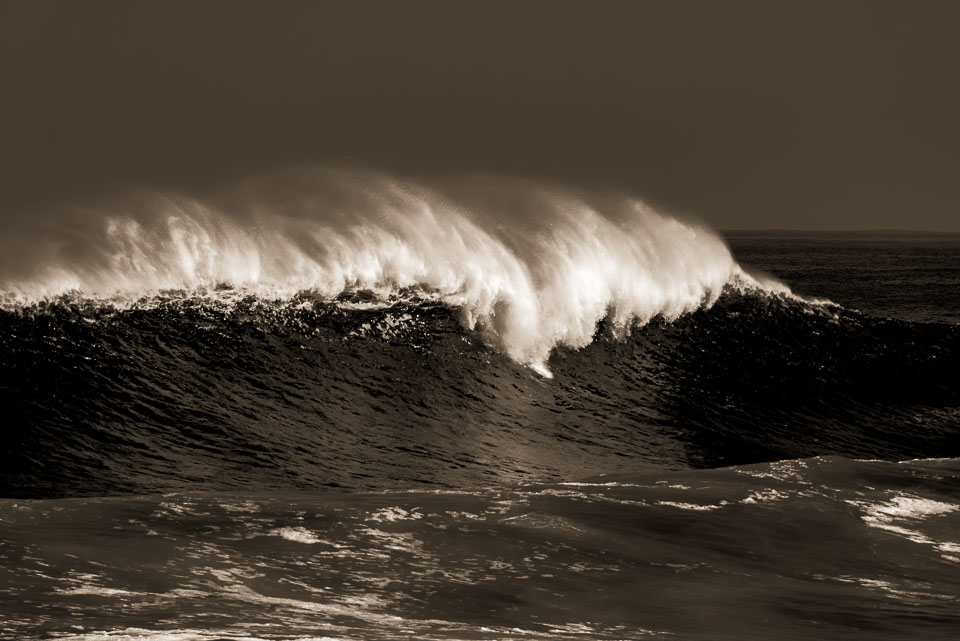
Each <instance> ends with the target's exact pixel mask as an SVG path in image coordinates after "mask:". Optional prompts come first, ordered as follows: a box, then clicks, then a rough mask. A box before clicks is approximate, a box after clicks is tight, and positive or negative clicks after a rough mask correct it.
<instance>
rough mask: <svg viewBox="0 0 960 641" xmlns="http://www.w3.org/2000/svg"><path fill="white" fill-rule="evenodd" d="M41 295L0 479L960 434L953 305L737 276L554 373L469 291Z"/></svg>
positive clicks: (451, 466) (485, 460) (645, 463)
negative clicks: (835, 295)
mask: <svg viewBox="0 0 960 641" xmlns="http://www.w3.org/2000/svg"><path fill="white" fill-rule="evenodd" d="M371 300H373V295H372V294H371V293H369V292H353V293H351V294H344V295H341V296H340V297H339V299H338V300H333V301H329V300H326V299H318V298H315V297H308V296H301V297H298V298H295V299H294V300H291V301H288V302H279V303H278V302H265V301H263V300H261V299H259V298H256V297H253V296H248V297H246V298H240V299H238V300H234V301H229V300H222V301H220V302H217V301H214V300H211V299H209V298H186V299H180V298H169V299H151V300H149V301H146V302H144V303H143V304H142V305H140V304H133V305H130V306H127V307H123V308H117V307H115V306H113V305H109V304H104V303H99V302H91V301H80V302H77V301H72V300H70V299H65V300H61V301H53V302H43V303H39V304H36V305H32V306H27V307H21V308H18V309H17V310H14V311H4V312H2V313H0V330H2V334H0V336H2V337H0V353H2V354H3V361H4V363H5V365H6V367H4V368H3V370H2V372H0V403H2V406H3V407H4V408H5V412H6V416H7V425H8V429H7V430H6V431H5V432H4V436H3V439H4V442H3V443H2V444H0V445H2V454H0V464H2V466H3V469H4V470H5V474H4V475H3V477H2V481H3V486H2V487H0V494H2V495H5V496H73V495H95V494H114V493H124V492H131V491H133V492H139V493H143V492H156V491H168V490H185V489H190V488H207V489H215V490H239V489H247V490H249V489H282V488H290V487H298V488H319V487H325V486H326V487H330V486H332V487H342V488H353V489H359V488H370V489H375V488H383V487H410V486H428V487H429V486H433V487H462V486H478V485H488V484H491V483H493V484H499V483H513V482H520V481H524V480H529V479H557V480H569V479H574V478H580V477H583V476H589V475H593V474H596V473H599V472H601V471H602V472H617V471H621V470H634V471H636V470H637V469H648V468H649V469H683V468H689V467H713V466H718V465H732V464H744V463H753V462H760V461H770V460H778V459H784V458H795V457H803V456H813V455H844V456H851V457H859V458H887V459H905V458H919V457H931V456H937V457H941V456H957V455H958V454H960V447H958V436H957V430H956V426H957V424H958V419H960V409H958V408H960V389H958V387H957V385H956V381H958V380H960V326H956V325H942V324H924V323H909V322H903V321H897V320H879V319H875V318H872V317H869V316H865V315H863V314H860V313H857V312H850V311H846V310H843V309H840V308H835V307H830V306H822V305H810V304H807V303H804V302H803V301H798V300H794V299H792V298H788V297H783V296H777V295H772V294H768V293H763V292H746V293H744V292H741V291H739V290H737V289H735V288H732V287H731V288H728V289H727V290H726V291H725V293H723V294H722V295H721V297H720V298H719V299H718V301H717V302H716V304H715V305H713V306H712V307H710V308H708V309H700V310H698V311H696V312H694V313H691V314H688V315H686V316H683V317H681V318H679V319H676V320H675V321H673V322H667V321H665V320H662V319H661V320H657V321H655V322H652V323H648V324H647V325H645V326H641V327H635V328H634V329H633V331H632V333H631V334H630V335H629V336H626V337H625V336H621V335H617V333H616V332H615V331H613V329H612V324H610V323H601V324H600V325H599V326H598V328H597V329H596V332H595V340H594V341H593V342H592V343H591V344H590V345H589V346H587V347H585V348H582V349H579V350H578V349H572V348H566V347H561V348H558V349H557V350H555V351H554V352H553V353H552V355H551V356H550V358H549V360H548V361H547V363H546V365H547V367H549V369H550V370H551V371H552V372H553V373H554V375H555V378H554V379H552V380H551V379H545V378H543V377H541V376H540V375H538V374H536V373H535V372H533V371H532V370H531V369H530V368H528V367H525V366H523V365H521V364H519V363H517V362H516V361H514V360H512V359H511V358H509V357H508V356H507V355H505V354H504V353H503V352H501V351H500V350H498V349H497V348H496V346H491V345H490V344H489V343H488V341H487V340H486V337H485V335H484V333H483V332H481V331H479V330H469V329H465V328H464V327H463V325H462V324H461V322H460V319H461V310H459V309H457V308H454V307H450V306H448V305H445V304H443V303H440V302H436V301H429V300H415V299H408V300H405V301H397V302H394V303H393V304H390V305H387V306H383V305H372V304H371V302H370V301H371Z"/></svg>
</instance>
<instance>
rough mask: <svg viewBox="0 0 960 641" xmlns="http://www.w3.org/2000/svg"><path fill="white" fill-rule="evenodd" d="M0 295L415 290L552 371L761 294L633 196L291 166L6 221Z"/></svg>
mask: <svg viewBox="0 0 960 641" xmlns="http://www.w3.org/2000/svg"><path fill="white" fill-rule="evenodd" d="M7 227H8V228H7V229H4V234H3V239H4V243H3V247H2V248H0V249H2V250H3V251H2V252H0V255H2V256H3V258H0V292H4V293H5V296H6V299H7V300H8V301H9V302H12V303H14V304H18V303H19V304H22V303H25V302H27V303H29V302H34V301H36V300H39V299H43V298H49V297H51V296H56V295H61V294H64V293H67V292H78V293H80V294H81V295H83V296H88V297H90V296H92V297H100V298H103V297H107V298H112V299H115V300H119V301H124V300H127V301H129V300H136V299H137V298H140V297H142V296H151V295H155V294H157V293H158V292H161V291H165V290H184V291H189V292H196V291H199V290H204V289H212V288H218V287H219V288H221V289H222V288H223V287H224V286H229V287H232V288H241V289H244V290H246V291H248V292H251V293H254V294H256V295H258V296H260V297H261V298H271V299H276V298H279V299H285V300H289V299H290V298H291V297H292V296H293V295H295V294H296V293H298V292H303V291H310V292H313V293H315V294H317V295H320V296H323V297H327V298H333V297H336V296H338V295H339V294H341V293H343V292H344V291H347V290H356V289H364V290H369V291H371V292H375V293H376V294H377V295H378V296H379V297H381V298H384V299H387V298H389V297H390V296H391V295H396V294H398V293H400V292H403V291H404V290H407V289H410V288H415V289H416V290H418V291H420V292H423V293H428V294H430V295H431V296H432V297H434V298H435V299H436V300H438V301H441V302H443V303H444V304H446V305H449V306H453V307H456V308H458V309H459V310H460V311H461V322H462V323H463V324H464V325H465V327H467V328H468V329H473V328H474V327H480V328H482V329H483V330H484V331H485V332H486V333H487V335H488V338H489V339H490V340H491V341H493V342H495V343H496V344H497V345H498V346H499V347H500V348H501V349H502V350H503V351H505V352H506V353H507V354H509V355H510V356H511V357H512V358H513V359H515V360H517V361H518V362H520V363H524V364H528V365H531V366H533V367H536V368H539V369H541V370H542V369H543V363H544V361H545V360H546V358H547V357H548V355H549V353H550V351H551V349H553V348H554V347H556V346H558V345H563V346H567V347H574V348H578V347H583V346H585V345H587V344H588V343H589V342H590V341H591V340H592V338H593V334H594V331H595V328H596V326H597V323H598V322H599V321H600V320H602V319H606V320H607V321H608V322H609V323H610V324H611V326H612V327H614V328H617V329H618V330H621V331H622V330H624V329H626V328H628V327H630V326H631V325H633V324H635V323H638V322H639V323H645V322H648V321H649V320H651V319H652V318H654V317H657V316H662V317H666V318H675V317H677V316H679V315H680V314H682V313H686V312H690V311H693V310H695V309H697V308H699V307H700V306H701V305H703V304H709V303H710V302H712V301H713V300H715V299H716V297H717V296H718V295H719V294H720V291H721V290H722V288H723V287H724V285H726V284H727V283H728V282H730V281H731V279H737V280H738V281H739V282H741V283H742V284H744V285H745V286H759V284H758V283H757V282H756V281H754V280H753V279H752V278H751V277H749V276H747V275H746V274H744V273H743V272H742V271H741V270H739V268H738V267H737V265H736V263H735V262H734V261H733V259H732V258H731V256H730V253H729V251H728V250H727V247H726V245H725V244H724V243H723V241H722V240H720V239H719V238H718V237H717V236H716V235H715V234H713V233H711V232H710V231H708V230H707V229H705V228H702V227H699V226H695V225H691V224H685V223H682V222H680V221H678V220H676V219H673V218H670V217H667V216H663V215H661V214H659V213H657V212H656V211H654V210H653V209H651V208H649V207H647V206H646V205H644V204H643V203H642V202H640V201H638V200H636V199H631V198H628V197H624V196H617V195H606V194H596V193H582V192H573V191H569V190H563V189H560V188H556V187H550V186H545V185H538V184H534V183H530V182H523V181H519V180H513V179H506V178H481V177H477V178H467V179H460V180H451V181H448V182H447V183H446V184H444V185H441V186H432V187H427V186H423V185H419V184H415V183H411V182H409V181H407V182H403V181H399V180H396V179H393V178H390V177H387V176H384V175H379V174H374V173H369V172H358V171H330V170H308V169H302V170H298V171H287V172H283V173H280V174H276V175H273V176H269V177H265V178H260V179H258V180H253V181H250V182H249V183H247V184H244V185H241V186H239V187H236V188H234V189H232V190H230V191H229V192H228V193H225V194H223V195H221V196H219V197H211V198H209V199H207V200H205V201H201V200H198V199H195V198H189V197H186V196H181V195H173V194H150V193H140V194H131V195H128V196H127V197H126V198H120V199H117V200H115V201H113V202H111V203H106V204H102V205H101V206H99V207H98V208H96V209H85V210H74V211H63V210H61V211H58V212H56V213H53V214H49V215H48V216H46V217H40V218H31V219H29V220H28V221H20V222H19V223H18V224H13V223H7Z"/></svg>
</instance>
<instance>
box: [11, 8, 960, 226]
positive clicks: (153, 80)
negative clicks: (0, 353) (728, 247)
mask: <svg viewBox="0 0 960 641" xmlns="http://www.w3.org/2000/svg"><path fill="white" fill-rule="evenodd" d="M318 163H350V164H359V165H361V166H368V167H374V168H380V169H385V170H388V171H391V172H400V173H410V174H418V173H435V172H459V171H485V172H497V173H506V174H511V175H513V174H517V175H522V176H531V177H543V178H546V179H549V180H553V181H559V182H570V183H575V184H583V183H587V184H597V183H598V184H602V185H608V186H613V187H617V188H622V189H626V190H629V191H630V192H633V193H635V194H637V195H639V196H641V197H644V198H646V199H647V200H649V201H650V202H652V203H653V204H655V205H657V206H660V207H663V208H665V209H667V210H668V211H675V212H679V213H689V214H693V215H696V216H698V217H700V218H703V219H705V220H707V221H709V222H710V223H711V224H713V225H715V226H717V227H721V228H807V229H862V228H902V229H927V230H956V231H960V2H957V1H955V0H902V1H897V2H891V1H889V0H830V1H818V0H795V1H785V0H697V1H685V0H663V1H653V0H648V1H643V0H631V1H623V2H620V1H612V0H606V1H602V0H583V1H578V2H570V1H561V0H549V1H530V0H508V1H492V0H488V1H483V2H479V1H476V2H473V1H471V2H464V1H459V0H436V1H422V0H400V1H394V0H379V1H373V2H370V1H357V0H343V1H342V2H323V1H320V0H316V1H313V2H283V1H276V0H271V1H267V0H263V1H260V2H241V1H213V0H204V1H199V0H191V1H189V2H179V1H171V0H162V1H161V0H155V1H145V0H140V1H135V2H132V1H129V0H118V1H115V2H103V1H97V0H87V1H84V2H75V1H70V0H64V1H62V2H45V1H39V0H22V1H21V0H6V1H5V2H2V3H0V216H2V215H16V213H17V212H20V213H22V212H26V211H31V210H33V209H36V208H39V207H44V206H49V205H50V204H52V203H56V202H58V201H62V200H73V199H79V198H87V197H95V196H96V195H97V194H101V193H106V192H109V191H110V190H113V189H117V188H118V187H120V186H123V185H128V184H139V185H147V186H152V187H157V188H174V189H182V190H187V191H192V192H197V191H203V190H205V189H210V188H212V187H213V186H215V185H217V184H219V183H223V182H229V181H231V180H234V179H237V178H239V177H242V176H244V175H247V174H252V173H257V172H262V171H270V170H273V169H276V168H278V167H282V166H284V165H290V164H318Z"/></svg>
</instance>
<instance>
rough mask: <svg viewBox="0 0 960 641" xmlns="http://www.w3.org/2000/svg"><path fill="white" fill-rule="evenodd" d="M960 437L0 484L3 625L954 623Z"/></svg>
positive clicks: (779, 626) (525, 634)
mask: <svg viewBox="0 0 960 641" xmlns="http://www.w3.org/2000/svg"><path fill="white" fill-rule="evenodd" d="M958 495H960V460H958V459H941V460H917V461H908V462H901V463H893V462H881V461H853V460H849V459H843V458H837V457H828V458H814V459H803V460H795V461H783V462H775V463H765V464H758V465H749V466H741V467H731V468H723V469H713V470H699V471H688V472H675V473H665V474H663V473H661V474H649V475H634V476H626V475H620V476H617V477H616V478H613V477H609V478H608V477H604V478H598V479H594V480H591V481H583V482H568V483H549V484H529V485H520V486H515V487H510V488H501V489H489V490H477V491H466V490H463V491H456V490H438V491H432V492H424V491H406V492H403V491H392V492H371V493H333V492H331V493H318V492H305V493H297V492H291V493H260V494H243V495H237V494H213V493H177V494H168V495H163V496H138V497H116V498H89V499H68V500H3V501H2V502H0V519H2V520H0V541H2V547H0V554H2V568H3V569H2V574H0V576H2V579H0V594H2V601H0V603H2V606H0V610H2V615H3V616H2V621H3V623H0V630H2V633H3V635H4V638H8V639H52V638H62V639H71V640H74V641H80V640H83V641H94V640H106V639H110V640H119V639H131V640H132V639H164V640H174V639H176V640H183V641H186V640H192V641H194V640H195V641H200V640H202V641H207V640H213V639H324V638H326V639H491V640H492V639H577V638H583V639H644V638H650V639H691V640H696V639H704V640H706V639H748V638H749V639H761V638H762V639H798V640H799V639H813V638H816V639H908V638H909V639H950V638H955V634H956V631H957V629H960V608H958V604H960V501H958V499H957V497H958Z"/></svg>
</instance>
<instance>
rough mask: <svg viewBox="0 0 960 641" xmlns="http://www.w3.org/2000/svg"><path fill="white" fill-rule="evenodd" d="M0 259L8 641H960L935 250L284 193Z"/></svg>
mask: <svg viewBox="0 0 960 641" xmlns="http://www.w3.org/2000/svg"><path fill="white" fill-rule="evenodd" d="M2 231H3V235H2V238H3V240H2V241H0V245H3V247H0V249H3V250H4V251H3V252H2V257H0V362H2V365H3V367H2V368H0V407H2V409H3V415H4V420H3V429H2V431H0V439H2V442H0V638H2V639H10V640H20V639H64V640H70V641H81V640H82V641H106V640H111V641H113V640H122V639H125V640H134V639H138V640H139V639H144V640H151V641H160V640H163V641H213V640H219V639H234V640H240V639H244V640H248V641H249V640H295V639H296V640H300V641H305V640H307V639H313V640H318V639H328V640H341V641H347V640H354V639H357V640H360V639H363V640H367V639H371V640H374V639H376V640H380V639H383V640H387V639H425V640H433V639H435V640H446V639H478V640H480V639H483V640H495V639H563V640H568V639H571V640H572V639H611V640H612V639H630V640H633V639H675V640H688V639H689V640H692V641H694V640H695V641H700V640H703V641H707V640H726V639H730V640H735V639H751V640H753V639H765V640H766V639H771V640H772V639H796V640H809V639H831V640H832V639H837V640H847V639H850V640H853V639H865V640H866V639H869V640H885V639H922V640H939V639H943V640H947V639H956V638H960V234H919V233H901V232H873V233H852V232H851V233H826V232H823V233H810V232H727V233H725V234H720V233H717V232H713V231H710V230H709V229H707V228H706V227H703V226H702V225H699V224H696V223H691V222H688V221H681V220H678V219H676V218H673V217H670V216H668V215H665V214H662V213H658V212H656V211H654V210H653V209H651V208H649V207H648V206H646V205H644V204H643V203H642V202H640V201H637V200H635V199H631V198H627V197H623V196H617V195H610V194H597V193H585V192H574V191H570V190H564V189H560V188H557V187H551V186H544V185H537V184H532V183H527V182H523V181H514V180H507V179H502V178H490V177H471V178H469V179H463V180H459V181H456V182H448V183H444V184H431V185H429V186H424V185H422V184H413V183H410V182H409V181H406V182H402V181H398V180H396V179H392V178H388V177H385V176H381V175H376V174H361V173H356V172H314V171H309V172H304V171H300V172H296V173H286V174H282V175H278V176H271V177H268V178H265V179H262V180H260V181H257V182H254V183H250V184H246V185H243V186H242V187H235V188H232V189H231V190H230V191H229V192H228V193H225V194H219V195H217V196H211V197H208V198H204V199H199V198H192V197H187V196H182V195H175V194H152V193H144V192H138V193H135V194H126V195H123V196H122V197H118V198H117V199H115V200H112V201H110V202H104V203H95V204H91V205H85V206H84V208H82V209H81V208H76V209H72V210H70V209H64V210H61V211H58V212H55V213H50V214H47V215H45V216H38V217H37V218H36V219H32V220H29V221H27V222H24V221H20V222H19V223H17V224H16V225H12V224H8V225H7V227H6V228H4V229H2Z"/></svg>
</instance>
